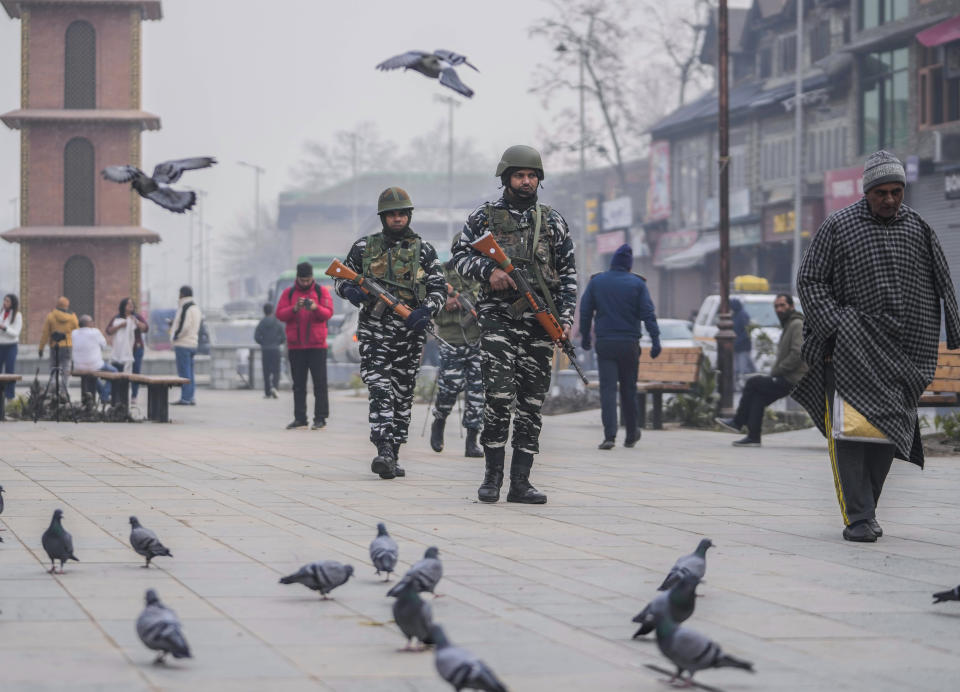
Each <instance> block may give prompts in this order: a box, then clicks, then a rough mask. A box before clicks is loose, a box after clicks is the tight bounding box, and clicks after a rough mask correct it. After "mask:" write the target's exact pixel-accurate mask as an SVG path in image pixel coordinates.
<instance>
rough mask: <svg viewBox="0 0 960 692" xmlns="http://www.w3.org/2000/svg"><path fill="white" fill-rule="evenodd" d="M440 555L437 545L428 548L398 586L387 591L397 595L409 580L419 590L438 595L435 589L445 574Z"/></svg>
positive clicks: (389, 593)
mask: <svg viewBox="0 0 960 692" xmlns="http://www.w3.org/2000/svg"><path fill="white" fill-rule="evenodd" d="M439 555H440V549H439V548H437V547H436V546H430V547H429V548H427V551H426V552H425V553H424V554H423V559H422V560H417V561H416V562H415V563H413V567H411V568H410V569H408V570H407V573H406V574H404V575H403V578H402V579H401V580H400V581H398V582H397V584H396V586H394V587H393V588H392V589H390V590H389V591H387V595H388V596H396V595H397V594H399V593H400V591H401V590H402V589H403V588H404V587H405V586H406V585H407V583H408V582H412V583H413V584H414V586H416V587H417V591H429V592H430V593H432V594H433V595H434V596H436V593H434V589H436V588H437V583H439V581H440V578H441V577H442V576H443V563H442V562H440V557H439Z"/></svg>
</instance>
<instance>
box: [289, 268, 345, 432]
mask: <svg viewBox="0 0 960 692" xmlns="http://www.w3.org/2000/svg"><path fill="white" fill-rule="evenodd" d="M276 314H277V319H278V320H280V321H281V322H284V323H286V325H287V357H288V358H289V359H290V376H291V377H292V378H293V422H292V423H291V424H290V425H288V426H287V430H292V429H293V428H305V427H307V370H309V371H310V375H311V377H312V378H313V430H319V429H320V428H322V427H324V426H325V425H326V424H327V417H328V416H329V415H330V404H329V402H328V401H327V320H329V319H330V318H331V317H333V298H332V297H330V291H328V290H327V289H326V288H324V287H323V286H321V285H320V284H318V283H316V282H315V281H314V280H313V265H311V264H310V263H309V262H301V263H300V264H298V265H297V281H296V283H295V284H294V285H293V286H291V287H290V288H288V289H287V290H286V291H284V292H283V293H281V294H280V299H279V300H278V301H277V310H276Z"/></svg>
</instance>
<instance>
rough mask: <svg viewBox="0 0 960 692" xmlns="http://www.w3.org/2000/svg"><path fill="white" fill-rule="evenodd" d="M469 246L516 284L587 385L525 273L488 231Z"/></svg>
mask: <svg viewBox="0 0 960 692" xmlns="http://www.w3.org/2000/svg"><path fill="white" fill-rule="evenodd" d="M471 245H472V246H473V248H474V249H475V250H477V251H479V252H480V253H481V254H482V255H483V256H484V257H489V258H490V259H492V260H493V261H494V262H496V263H497V264H498V265H499V266H500V269H502V270H503V271H505V272H506V273H507V274H509V275H510V277H511V278H512V279H513V281H514V283H516V284H517V290H519V291H520V295H521V296H522V297H523V298H524V299H526V301H527V303H528V304H529V305H530V309H531V310H533V316H534V317H536V318H537V322H539V323H540V326H541V327H543V329H544V331H546V332H547V336H549V337H550V340H551V341H553V345H554V346H556V347H557V348H559V349H560V350H562V351H563V353H564V355H566V356H567V358H568V359H569V360H570V364H571V365H572V366H573V368H574V370H576V371H577V374H578V375H580V379H581V380H583V383H584V384H589V383H590V382H589V380H587V376H586V375H584V374H583V370H582V369H581V368H580V364H579V363H578V362H577V352H576V351H575V350H574V348H573V344H571V343H570V340H569V339H567V336H566V334H564V333H563V327H561V326H560V323H559V322H558V321H557V318H556V317H554V315H553V313H552V312H550V310H549V308H547V307H546V306H545V305H544V304H543V303H542V302H541V301H540V298H539V297H538V296H537V294H536V293H534V292H533V288H532V287H531V286H530V280H529V279H528V278H527V274H526V272H525V271H524V270H523V269H520V268H519V267H515V266H513V264H512V263H511V262H510V258H509V257H507V253H505V252H504V251H503V248H502V247H500V244H499V243H497V241H496V239H495V238H494V237H493V234H492V233H491V232H490V231H487V232H486V233H484V234H483V235H482V236H480V237H479V238H477V239H476V240H475V241H473V242H472V243H471Z"/></svg>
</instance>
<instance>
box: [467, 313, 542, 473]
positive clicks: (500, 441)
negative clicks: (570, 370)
mask: <svg viewBox="0 0 960 692" xmlns="http://www.w3.org/2000/svg"><path fill="white" fill-rule="evenodd" d="M480 331H481V337H480V348H481V349H482V350H483V386H484V389H485V390H486V401H485V405H484V408H483V432H482V433H481V435H480V442H481V443H482V444H483V445H484V446H485V447H503V446H505V445H506V444H507V433H508V432H509V430H510V407H511V406H512V405H513V402H514V400H516V404H517V408H516V412H515V413H514V418H513V438H512V445H513V447H514V449H519V450H520V451H523V452H529V453H530V454H537V453H538V452H539V451H540V444H539V439H540V427H541V424H542V417H541V414H540V408H541V407H542V406H543V401H544V399H545V398H546V396H547V391H548V390H549V389H550V364H551V359H552V357H553V344H552V342H551V341H550V339H549V338H547V335H546V332H544V331H543V327H541V326H540V324H539V323H538V322H537V320H536V319H535V318H534V317H533V316H532V315H527V316H524V317H522V318H520V319H514V318H512V317H511V316H510V315H508V314H507V313H505V312H504V311H503V310H502V309H497V308H493V309H491V308H487V309H486V310H483V311H481V312H480Z"/></svg>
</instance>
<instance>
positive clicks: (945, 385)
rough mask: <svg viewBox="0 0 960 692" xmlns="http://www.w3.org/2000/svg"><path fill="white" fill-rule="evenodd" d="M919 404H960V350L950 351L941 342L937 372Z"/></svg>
mask: <svg viewBox="0 0 960 692" xmlns="http://www.w3.org/2000/svg"><path fill="white" fill-rule="evenodd" d="M918 405H919V406H960V351H948V350H947V345H946V344H945V343H943V342H942V341H941V342H940V350H939V353H938V354H937V372H936V374H934V376H933V382H931V383H930V385H929V386H928V387H927V389H926V391H924V393H923V394H922V395H921V396H920V402H919V404H918Z"/></svg>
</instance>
